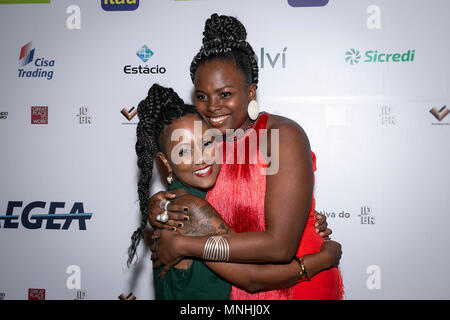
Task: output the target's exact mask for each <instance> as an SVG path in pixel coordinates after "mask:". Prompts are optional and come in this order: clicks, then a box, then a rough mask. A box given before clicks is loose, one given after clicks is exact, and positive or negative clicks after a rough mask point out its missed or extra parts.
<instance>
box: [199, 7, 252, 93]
mask: <svg viewBox="0 0 450 320" xmlns="http://www.w3.org/2000/svg"><path fill="white" fill-rule="evenodd" d="M246 39H247V31H246V30H245V27H244V25H243V24H242V23H241V22H240V21H239V20H238V19H237V18H235V17H231V16H224V15H221V16H219V15H218V14H217V13H214V14H212V15H211V17H210V18H209V19H207V20H206V23H205V30H204V31H203V40H202V43H203V46H202V47H201V48H200V51H199V52H198V53H197V55H196V56H195V57H194V59H193V60H192V63H191V67H190V73H191V80H192V82H194V80H195V75H196V72H197V69H198V67H199V66H200V65H201V64H202V63H203V62H206V61H211V60H213V59H224V60H234V61H235V62H236V66H237V67H238V68H239V69H240V70H241V71H242V72H243V74H244V77H245V80H246V83H247V85H250V84H251V83H255V84H257V83H258V64H257V61H256V59H255V52H254V51H253V49H252V47H251V46H250V44H249V43H248V42H247V41H246Z"/></svg>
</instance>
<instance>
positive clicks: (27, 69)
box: [18, 42, 55, 80]
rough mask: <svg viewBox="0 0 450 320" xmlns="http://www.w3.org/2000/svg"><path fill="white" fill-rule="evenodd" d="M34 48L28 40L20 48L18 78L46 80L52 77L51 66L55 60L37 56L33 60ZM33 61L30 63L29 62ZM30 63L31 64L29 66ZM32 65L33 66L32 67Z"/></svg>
mask: <svg viewBox="0 0 450 320" xmlns="http://www.w3.org/2000/svg"><path fill="white" fill-rule="evenodd" d="M34 53H35V49H34V48H32V43H31V42H28V43H27V44H25V45H24V46H22V48H20V53H19V66H21V67H22V68H20V69H18V71H19V76H18V77H19V78H46V79H47V80H52V79H53V67H54V66H55V60H51V59H46V58H43V57H39V58H37V59H35V60H34ZM33 60H34V63H33V64H32V63H31V62H33ZM30 64H31V66H30ZM32 65H34V67H35V68H33V67H32Z"/></svg>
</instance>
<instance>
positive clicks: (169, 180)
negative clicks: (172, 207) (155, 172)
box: [167, 172, 173, 184]
mask: <svg viewBox="0 0 450 320" xmlns="http://www.w3.org/2000/svg"><path fill="white" fill-rule="evenodd" d="M167 183H168V184H172V183H173V176H172V172H169V175H168V176H167Z"/></svg>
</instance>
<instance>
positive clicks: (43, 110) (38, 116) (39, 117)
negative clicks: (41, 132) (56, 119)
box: [31, 107, 48, 124]
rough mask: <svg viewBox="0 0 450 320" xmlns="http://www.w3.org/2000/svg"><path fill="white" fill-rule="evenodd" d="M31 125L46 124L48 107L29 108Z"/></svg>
mask: <svg viewBox="0 0 450 320" xmlns="http://www.w3.org/2000/svg"><path fill="white" fill-rule="evenodd" d="M31 124H48V107H31Z"/></svg>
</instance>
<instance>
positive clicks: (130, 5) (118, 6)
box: [100, 0, 139, 11]
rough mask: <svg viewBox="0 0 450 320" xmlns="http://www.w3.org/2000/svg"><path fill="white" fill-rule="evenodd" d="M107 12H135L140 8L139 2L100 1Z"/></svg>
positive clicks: (125, 0)
mask: <svg viewBox="0 0 450 320" xmlns="http://www.w3.org/2000/svg"><path fill="white" fill-rule="evenodd" d="M100 3H101V5H102V8H103V10H105V11H133V10H136V9H137V8H138V7H139V0H100Z"/></svg>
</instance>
